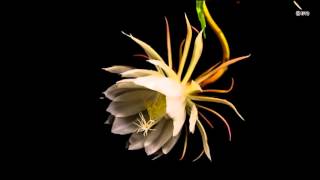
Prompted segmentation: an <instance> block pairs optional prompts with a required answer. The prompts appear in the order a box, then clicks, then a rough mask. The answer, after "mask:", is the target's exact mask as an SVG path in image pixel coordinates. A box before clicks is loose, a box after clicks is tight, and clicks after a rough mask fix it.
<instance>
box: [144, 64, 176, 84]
mask: <svg viewBox="0 0 320 180" xmlns="http://www.w3.org/2000/svg"><path fill="white" fill-rule="evenodd" d="M147 61H148V62H149V63H151V64H153V65H155V66H159V67H160V68H161V69H162V70H163V71H164V72H165V73H166V74H167V76H168V77H170V78H172V79H175V80H177V81H178V80H179V79H178V76H177V74H176V73H175V72H174V71H173V70H172V69H171V68H169V66H167V65H166V64H165V63H164V62H162V61H158V60H147Z"/></svg>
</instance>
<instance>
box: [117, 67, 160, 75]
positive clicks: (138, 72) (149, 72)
mask: <svg viewBox="0 0 320 180" xmlns="http://www.w3.org/2000/svg"><path fill="white" fill-rule="evenodd" d="M150 75H153V76H160V75H161V74H160V73H159V72H157V71H153V70H147V69H132V70H129V71H126V72H123V73H121V76H122V77H143V76H150Z"/></svg>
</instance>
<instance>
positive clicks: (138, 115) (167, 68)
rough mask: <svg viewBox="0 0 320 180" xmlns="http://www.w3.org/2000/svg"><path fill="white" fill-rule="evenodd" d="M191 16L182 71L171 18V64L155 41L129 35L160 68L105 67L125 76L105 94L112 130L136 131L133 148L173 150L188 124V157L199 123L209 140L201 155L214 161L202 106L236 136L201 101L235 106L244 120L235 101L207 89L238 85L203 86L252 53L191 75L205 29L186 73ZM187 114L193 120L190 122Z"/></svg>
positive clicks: (130, 145) (153, 152) (155, 152)
mask: <svg viewBox="0 0 320 180" xmlns="http://www.w3.org/2000/svg"><path fill="white" fill-rule="evenodd" d="M185 20H186V25H187V35H186V38H185V40H184V44H182V45H181V46H180V52H181V53H180V59H179V67H178V71H177V72H175V71H174V70H173V67H172V66H173V63H172V53H171V43H170V42H171V40H170V31H169V25H168V22H167V20H166V30H167V50H168V62H167V63H166V62H165V61H164V60H163V58H162V57H161V56H160V55H159V54H158V53H157V52H156V51H155V50H154V49H153V48H152V47H151V46H150V45H148V44H147V43H145V42H143V41H141V40H140V39H138V38H136V37H134V36H132V35H128V34H125V33H123V34H125V35H126V36H128V37H129V38H130V39H132V40H133V41H134V42H136V43H137V44H138V45H139V46H141V47H142V48H143V49H144V51H145V53H146V56H145V57H148V59H147V60H146V61H147V62H148V63H150V64H152V65H154V66H155V70H151V69H138V68H132V67H128V66H112V67H108V68H104V70H106V71H108V72H111V73H117V74H120V75H121V76H122V77H123V78H125V79H122V80H120V81H118V82H116V84H114V85H112V86H111V87H109V88H108V89H107V90H106V91H105V92H104V94H105V96H106V97H107V98H109V99H110V100H111V101H112V102H111V103H110V105H109V107H108V108H107V111H108V112H110V113H111V115H110V118H109V119H108V121H107V123H110V124H111V123H112V129H111V132H112V133H114V134H121V135H125V134H130V135H131V136H130V138H129V142H128V149H129V150H137V149H143V148H144V150H145V152H146V154H147V155H156V157H155V158H158V157H160V156H161V155H163V154H168V153H169V152H170V151H171V150H172V148H173V147H174V146H175V144H176V143H177V141H178V139H179V138H180V136H181V134H182V130H183V129H184V128H183V127H184V126H185V127H186V128H185V129H186V135H185V138H184V139H185V143H184V148H183V153H182V156H181V158H180V159H183V157H184V154H185V152H186V148H187V141H188V134H189V133H188V132H190V133H191V134H193V133H194V131H195V129H196V127H197V129H198V130H199V131H200V134H201V137H202V143H203V152H202V153H201V154H200V156H201V155H202V154H205V155H206V156H207V158H208V159H209V160H211V155H210V148H209V145H208V137H207V134H206V131H205V127H204V126H203V124H202V123H203V122H206V123H208V125H209V126H210V127H213V126H212V124H211V123H210V121H209V120H208V119H207V118H206V117H205V116H204V114H203V113H200V112H198V111H199V109H198V108H200V109H203V110H206V111H207V112H211V113H212V114H214V115H215V116H217V117H218V118H220V119H221V120H222V121H223V123H225V125H226V127H227V130H228V133H229V139H231V130H230V127H229V125H228V123H227V121H226V120H225V119H224V118H223V116H222V115H220V114H219V113H218V112H216V111H214V110H213V109H210V108H208V107H205V106H202V105H199V104H197V103H198V102H213V103H218V104H224V105H227V106H229V107H230V108H231V109H232V110H233V111H234V112H235V113H236V114H237V115H238V116H239V117H240V118H241V119H243V118H242V116H241V115H240V113H239V112H238V111H237V109H236V107H235V106H234V105H233V104H232V103H231V102H229V101H227V100H225V99H220V98H217V97H214V96H207V95H204V93H206V94H208V93H216V94H218V93H228V92H229V91H231V89H232V86H231V88H230V89H228V90H220V89H203V88H204V86H205V85H206V84H207V83H204V82H207V81H208V79H210V78H212V77H213V76H215V74H217V73H218V72H219V70H221V69H224V68H226V67H227V66H229V65H231V64H233V63H236V62H238V61H241V60H244V59H246V58H248V56H242V57H239V58H235V59H232V60H228V61H225V62H222V63H220V64H218V65H217V66H215V67H213V68H210V69H209V70H208V71H206V72H205V73H203V74H201V75H200V76H199V77H196V78H194V79H193V78H191V76H192V73H193V72H194V70H195V67H196V65H197V63H198V61H199V59H200V56H201V54H202V49H203V37H202V36H203V34H202V33H203V31H200V32H199V33H197V36H196V38H195V40H194V47H193V52H192V56H191V59H190V61H189V66H188V67H187V69H186V71H185V73H184V75H183V70H184V68H185V67H184V66H185V64H186V59H187V56H188V54H189V49H190V44H191V41H192V26H191V25H190V23H189V20H188V18H187V16H185ZM232 85H233V80H232ZM199 117H201V119H200V118H199ZM187 118H188V120H186V119H187ZM200 156H199V157H198V158H200ZM198 158H197V159H198Z"/></svg>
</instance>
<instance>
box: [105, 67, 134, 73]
mask: <svg viewBox="0 0 320 180" xmlns="http://www.w3.org/2000/svg"><path fill="white" fill-rule="evenodd" d="M102 69H103V70H105V71H108V72H110V73H116V74H120V73H123V72H126V71H128V70H131V69H133V67H130V66H111V67H107V68H102Z"/></svg>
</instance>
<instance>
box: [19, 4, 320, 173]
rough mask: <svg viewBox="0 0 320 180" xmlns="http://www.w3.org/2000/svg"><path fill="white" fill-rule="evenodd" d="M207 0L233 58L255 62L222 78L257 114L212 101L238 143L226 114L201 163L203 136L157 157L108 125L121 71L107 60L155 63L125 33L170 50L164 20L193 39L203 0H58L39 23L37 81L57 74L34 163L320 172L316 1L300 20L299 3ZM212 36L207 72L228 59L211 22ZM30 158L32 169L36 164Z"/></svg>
mask: <svg viewBox="0 0 320 180" xmlns="http://www.w3.org/2000/svg"><path fill="white" fill-rule="evenodd" d="M207 6H208V7H209V9H210V10H211V12H212V15H213V17H214V18H215V19H216V21H217V23H218V24H219V25H220V27H221V28H222V30H223V31H224V33H225V35H226V37H227V39H228V41H229V44H230V49H231V57H238V56H241V55H247V54H249V53H250V54H251V57H250V60H248V61H243V62H240V63H237V64H235V65H233V66H232V67H230V68H229V70H228V72H227V73H226V75H225V76H224V77H223V81H224V82H227V83H223V81H221V82H217V84H216V85H212V87H221V88H224V87H228V84H229V83H228V82H230V78H231V77H234V78H235V88H234V91H233V92H232V93H231V94H230V95H224V96H222V97H225V98H227V99H229V100H230V101H231V102H233V103H234V104H235V105H236V106H237V108H238V110H239V111H240V112H241V113H242V114H243V116H244V117H245V119H246V121H245V122H242V121H241V120H240V119H239V118H237V117H236V115H235V114H234V113H233V111H232V110H231V109H229V108H226V107H223V106H215V105H214V106H212V107H215V108H217V109H218V110H219V112H221V113H222V114H224V115H225V117H226V118H227V119H228V120H229V122H230V125H231V128H232V130H233V140H232V142H228V141H227V133H226V129H225V128H224V127H223V125H222V124H221V123H219V122H217V121H216V123H215V125H216V126H215V128H214V129H212V130H211V129H209V128H208V129H207V132H208V136H209V143H210V147H211V152H212V157H213V162H209V161H208V160H207V159H206V158H205V157H203V158H201V159H200V160H199V161H198V162H195V163H192V162H191V161H192V159H193V158H194V157H196V156H197V154H198V153H199V152H200V147H201V139H200V136H199V134H197V133H196V134H195V135H194V137H191V141H190V143H189V147H190V149H188V150H187V155H186V157H185V159H184V160H183V161H179V160H178V158H179V156H180V153H181V151H182V141H179V143H178V144H177V145H176V146H175V148H174V149H173V151H172V152H170V154H169V155H168V156H164V157H162V158H160V159H158V160H156V161H152V160H151V158H150V157H147V156H146V155H145V153H144V152H143V150H140V151H127V150H126V149H125V144H126V141H127V139H128V136H120V135H113V134H111V132H110V129H111V127H110V126H107V125H104V121H105V120H106V119H107V117H108V113H107V112H106V111H105V109H106V108H107V106H108V103H109V102H110V101H108V100H107V99H101V97H103V95H102V92H103V91H104V90H106V88H107V87H108V86H110V85H112V84H113V83H114V82H115V81H116V80H119V79H120V78H119V76H117V75H113V74H109V73H106V72H104V71H103V70H101V68H103V67H108V66H111V65H115V64H120V65H121V64H128V65H133V66H137V67H146V66H145V63H144V62H143V61H141V60H140V59H137V58H134V57H132V55H133V54H135V53H141V52H142V50H141V49H140V48H139V47H138V45H136V44H135V43H133V42H132V41H131V40H130V39H129V38H127V37H125V36H124V35H122V34H121V31H125V32H127V33H132V34H133V35H135V36H136V37H138V38H140V39H142V40H144V41H146V42H148V43H150V44H151V45H152V46H153V47H154V48H155V49H157V50H158V51H159V52H160V53H161V54H162V56H163V57H165V55H166V47H165V39H164V38H165V23H164V16H167V18H168V20H169V23H170V28H171V31H172V39H174V40H173V44H174V46H175V47H173V48H174V49H173V50H177V49H175V48H176V47H177V46H178V44H179V42H180V40H181V39H182V38H183V37H184V36H185V22H184V14H183V13H187V15H188V17H189V19H190V22H191V24H193V25H194V26H195V27H197V28H198V29H199V28H200V26H199V23H198V21H197V17H196V12H195V8H194V7H195V2H194V1H192V0H188V1H184V2H182V1H181V2H180V1H179V2H178V1H177V2H172V1H169V0H168V1H166V0H165V1H127V2H125V1H116V2H115V1H110V2H106V3H101V4H100V3H97V4H96V3H74V4H71V3H70V4H49V5H44V6H43V8H42V9H41V10H40V11H41V12H40V13H33V15H32V17H34V21H32V22H33V23H34V24H31V25H30V24H29V25H30V26H31V27H32V28H34V29H36V30H37V31H32V33H33V34H35V36H36V37H37V40H38V41H37V42H39V43H38V44H37V47H38V49H39V51H38V55H37V56H36V57H37V59H38V60H39V61H37V62H35V65H36V66H34V67H36V68H35V69H37V72H38V71H39V72H40V73H37V74H36V75H35V77H39V76H40V79H41V76H44V75H46V76H45V78H44V79H42V80H41V83H39V84H37V85H38V86H39V87H40V88H39V89H37V91H36V93H35V95H34V96H33V97H40V98H39V99H40V101H39V104H38V105H40V107H39V109H37V112H36V114H37V116H39V119H41V121H40V122H39V123H37V124H36V131H33V136H32V138H31V140H30V139H28V140H29V141H30V142H33V143H28V142H29V141H27V142H26V143H25V144H26V145H25V146H24V147H28V148H27V149H28V151H26V152H24V153H25V155H23V156H24V157H27V158H28V160H31V161H32V160H34V158H33V157H40V158H39V161H36V162H37V163H36V164H38V165H40V167H42V168H41V172H45V174H46V175H49V176H51V175H57V174H60V173H61V172H62V173H67V174H69V175H71V176H76V175H80V176H82V175H85V174H89V175H92V176H95V175H99V176H100V175H101V176H104V178H108V177H110V175H111V174H112V175H117V176H120V177H121V176H123V175H124V174H126V175H127V174H129V175H132V176H133V177H135V178H144V177H145V176H146V178H153V177H152V176H150V174H153V175H154V176H157V177H158V176H161V177H162V176H163V177H167V178H170V177H171V176H172V173H173V174H174V175H195V176H197V175H199V176H200V177H204V175H208V176H209V177H208V178H211V177H212V178H214V177H216V176H218V175H222V176H224V177H225V178H227V177H231V176H235V177H237V178H243V177H254V178H256V179H260V178H259V177H260V176H270V177H273V176H275V175H276V174H278V173H280V174H282V175H284V176H287V175H292V174H295V173H299V172H302V170H304V169H307V170H308V172H309V171H312V166H310V168H309V166H308V168H304V167H306V166H307V165H309V164H310V162H312V161H314V160H315V158H316V157H315V156H313V155H312V156H311V154H312V153H311V152H312V151H315V149H314V145H315V144H316V141H314V140H315V137H316V131H312V130H311V129H314V126H313V125H310V124H312V123H314V121H316V120H317V118H315V117H314V116H312V115H311V114H312V113H314V112H316V105H313V104H311V101H312V102H316V101H317V99H318V95H317V87H315V85H316V84H317V78H316V73H317V69H316V68H317V67H316V66H315V61H316V57H315V56H314V54H313V52H314V51H313V49H314V48H313V47H315V46H316V44H314V45H313V44H312V43H313V42H315V37H314V36H313V34H312V31H315V30H314V29H315V25H314V23H315V21H314V19H315V17H316V11H312V6H311V4H310V3H309V4H308V1H304V2H301V6H304V7H305V9H306V10H309V11H310V12H311V16H310V17H296V16H295V11H296V7H295V6H294V5H293V3H292V2H291V1H283V2H280V1H277V2H270V1H263V2H262V1H250V2H249V1H239V2H237V1H235V0H229V1H222V0H216V1H214V0H211V1H208V2H207ZM42 15H43V16H42ZM207 35H208V38H209V39H207V40H205V47H206V49H205V50H204V53H205V54H206V55H204V58H202V59H201V60H200V62H199V68H200V69H204V68H206V67H209V66H210V65H211V64H213V63H214V60H217V59H219V58H220V57H221V52H220V46H219V44H218V42H217V40H216V39H215V36H214V35H213V34H212V33H211V32H210V30H209V29H207ZM175 52H177V51H175ZM44 97H45V98H44ZM182 139H183V138H181V140H182ZM38 146H39V148H37V147H38ZM33 147H35V148H33ZM25 162H26V166H28V162H29V161H25ZM35 169H37V168H35ZM35 169H34V170H33V171H36V170H35ZM116 170H120V171H119V172H117V171H116ZM39 171H40V170H39ZM147 174H148V175H147ZM305 174H307V173H305ZM187 177H188V176H187Z"/></svg>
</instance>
